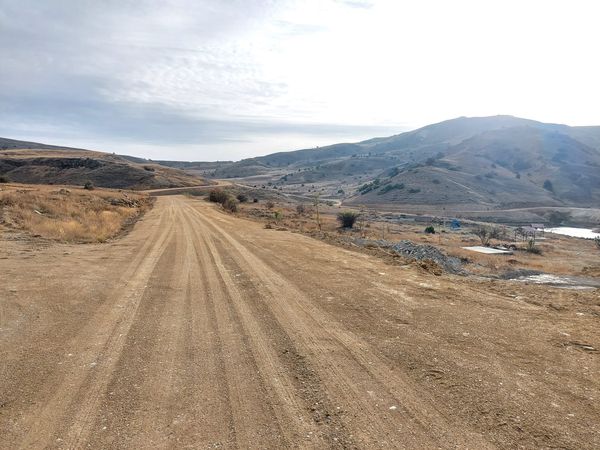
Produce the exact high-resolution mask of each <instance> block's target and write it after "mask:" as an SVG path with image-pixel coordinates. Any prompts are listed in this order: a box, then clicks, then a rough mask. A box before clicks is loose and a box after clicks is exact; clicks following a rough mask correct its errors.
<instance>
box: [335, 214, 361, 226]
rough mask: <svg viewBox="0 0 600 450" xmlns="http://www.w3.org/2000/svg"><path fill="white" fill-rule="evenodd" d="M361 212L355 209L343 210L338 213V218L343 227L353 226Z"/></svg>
mask: <svg viewBox="0 0 600 450" xmlns="http://www.w3.org/2000/svg"><path fill="white" fill-rule="evenodd" d="M358 216H359V214H358V213H357V212H355V211H342V212H341V213H338V215H337V220H338V222H339V223H340V225H341V226H342V228H352V227H353V226H354V223H355V222H356V220H357V219H358Z"/></svg>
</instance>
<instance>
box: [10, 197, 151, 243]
mask: <svg viewBox="0 0 600 450" xmlns="http://www.w3.org/2000/svg"><path fill="white" fill-rule="evenodd" d="M150 204H151V200H150V199H149V198H148V197H146V196H143V195H136V194H131V193H129V194H127V193H119V192H114V191H104V190H95V191H93V193H92V192H90V191H86V190H83V189H58V190H57V189H52V190H50V189H49V188H40V189H35V190H29V189H11V190H9V191H6V192H5V191H3V192H0V220H1V221H2V222H3V223H4V224H5V225H7V226H9V227H11V228H15V229H21V230H24V231H27V232H29V233H31V234H33V235H36V236H40V237H43V238H47V239H53V240H58V241H63V242H104V241H106V240H107V239H110V238H111V237H113V236H115V235H117V234H118V233H119V232H120V231H121V230H122V229H123V228H124V227H125V226H126V225H127V224H129V223H131V222H132V221H133V220H134V219H135V218H137V217H138V216H139V215H140V214H141V213H142V212H144V211H146V210H147V209H148V208H149V206H150Z"/></svg>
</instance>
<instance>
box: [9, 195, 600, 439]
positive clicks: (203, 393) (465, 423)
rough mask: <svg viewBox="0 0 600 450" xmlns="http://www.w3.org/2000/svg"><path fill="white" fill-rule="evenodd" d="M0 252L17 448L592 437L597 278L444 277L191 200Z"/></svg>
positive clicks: (598, 384) (597, 393)
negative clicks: (130, 222) (555, 283)
mask: <svg viewBox="0 0 600 450" xmlns="http://www.w3.org/2000/svg"><path fill="white" fill-rule="evenodd" d="M2 251H3V254H2V257H1V258H0V273H2V274H4V276H5V279H4V280H3V283H1V284H0V298H2V299H3V302H2V308H1V309H0V313H1V314H0V358H1V360H2V361H3V364H2V365H0V435H1V436H2V445H4V446H6V447H7V448H18V447H22V448H43V447H53V448H85V447H89V448H157V447H178V448H181V447H191V448H284V447H298V448H477V449H480V448H551V447H552V448H556V447H558V448H568V449H592V448H598V447H599V446H600V427H599V426H598V424H599V423H600V408H599V406H598V401H597V399H598V398H600V381H599V380H600V360H599V357H598V355H600V352H598V349H600V331H599V330H600V327H599V326H598V320H599V318H600V302H599V301H598V296H597V294H596V293H595V292H583V291H582V292H570V291H564V290H560V289H553V288H546V287H540V286H526V285H522V284H518V283H512V282H508V281H501V280H499V281H491V280H486V281H483V280H481V279H473V278H469V277H459V276H453V275H442V276H434V275H431V274H428V273H424V272H423V271H421V270H420V269H418V268H415V267H412V266H406V265H405V266H396V265H389V264H386V262H385V261H382V260H381V259H379V258H374V257H371V256H369V255H366V254H362V253H358V252H352V251H348V250H345V249H342V248H339V247H334V246H331V245H328V244H326V243H324V242H321V241H318V240H315V239H311V238H309V237H306V236H303V235H301V234H298V233H289V232H278V231H276V230H267V229H264V226H263V225H262V224H258V223H255V222H252V221H248V220H243V219H240V218H237V217H234V216H231V215H226V214H224V213H222V212H221V211H219V210H218V209H217V208H215V207H214V205H211V204H209V203H207V202H204V201H200V200H194V199H190V198H184V197H180V196H165V197H160V198H158V199H157V202H156V206H155V207H154V208H153V209H152V210H151V211H150V212H149V213H148V214H146V215H145V216H144V218H143V219H142V220H141V221H140V222H138V224H137V225H136V226H135V227H134V229H133V231H132V232H131V233H129V234H128V235H127V236H126V237H125V238H123V239H121V240H118V241H114V242H111V243H108V244H102V245H96V244H93V245H88V246H76V245H62V244H60V245H59V244H56V245H52V246H49V247H46V248H42V249H32V248H30V247H29V246H28V244H27V243H26V242H24V241H2ZM32 280H35V281H36V282H35V283H33V282H32Z"/></svg>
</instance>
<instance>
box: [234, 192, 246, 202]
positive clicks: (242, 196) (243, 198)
mask: <svg viewBox="0 0 600 450" xmlns="http://www.w3.org/2000/svg"><path fill="white" fill-rule="evenodd" d="M236 198H237V199H238V201H239V202H240V203H246V202H247V201H248V196H247V195H246V194H244V193H243V192H241V193H239V194H238V195H237V197H236Z"/></svg>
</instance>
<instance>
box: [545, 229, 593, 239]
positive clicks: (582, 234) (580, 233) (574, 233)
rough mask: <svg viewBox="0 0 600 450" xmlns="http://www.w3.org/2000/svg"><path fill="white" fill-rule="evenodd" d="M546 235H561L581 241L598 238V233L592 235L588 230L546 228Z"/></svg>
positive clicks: (591, 231) (590, 230)
mask: <svg viewBox="0 0 600 450" xmlns="http://www.w3.org/2000/svg"><path fill="white" fill-rule="evenodd" d="M546 231H547V232H548V233H555V234H562V235H565V236H571V237H578V238H583V239H594V238H596V237H600V233H594V231H593V230H592V229H590V228H573V227H556V228H546Z"/></svg>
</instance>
